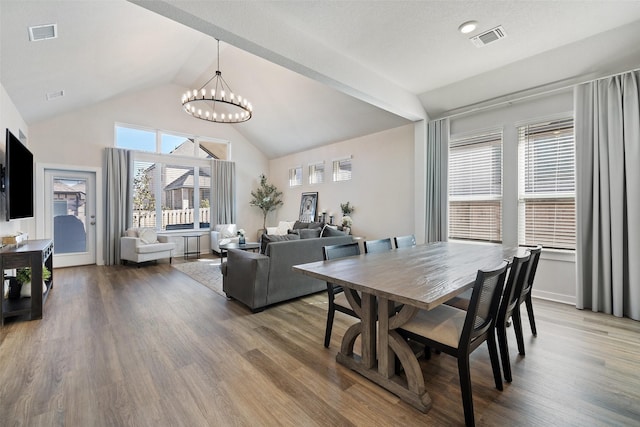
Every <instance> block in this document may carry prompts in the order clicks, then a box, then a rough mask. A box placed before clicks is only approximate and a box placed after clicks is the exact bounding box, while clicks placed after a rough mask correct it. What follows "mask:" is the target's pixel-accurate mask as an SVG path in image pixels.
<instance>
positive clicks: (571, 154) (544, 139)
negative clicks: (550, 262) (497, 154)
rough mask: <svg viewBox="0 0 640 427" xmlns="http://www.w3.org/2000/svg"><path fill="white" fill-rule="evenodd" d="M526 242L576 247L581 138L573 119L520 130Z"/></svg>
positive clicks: (522, 222)
mask: <svg viewBox="0 0 640 427" xmlns="http://www.w3.org/2000/svg"><path fill="white" fill-rule="evenodd" d="M518 133H519V135H518V139H519V144H518V154H519V179H518V187H519V211H518V214H519V220H518V224H519V226H518V240H519V244H521V245H527V246H529V245H531V246H532V245H537V244H540V245H542V246H544V247H546V248H555V249H575V247H576V208H575V188H576V186H575V153H576V152H575V140H574V131H573V119H565V120H559V121H554V122H551V123H549V122H547V123H539V124H532V125H528V126H523V127H520V128H519V129H518Z"/></svg>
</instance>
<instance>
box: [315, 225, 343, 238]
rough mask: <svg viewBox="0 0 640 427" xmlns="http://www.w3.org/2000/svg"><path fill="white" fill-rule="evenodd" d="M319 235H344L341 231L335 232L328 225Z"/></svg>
mask: <svg viewBox="0 0 640 427" xmlns="http://www.w3.org/2000/svg"><path fill="white" fill-rule="evenodd" d="M321 235H322V237H335V236H344V235H345V233H343V232H342V231H339V230H336V229H335V228H333V227H331V226H329V225H325V226H324V228H323V229H322V233H321Z"/></svg>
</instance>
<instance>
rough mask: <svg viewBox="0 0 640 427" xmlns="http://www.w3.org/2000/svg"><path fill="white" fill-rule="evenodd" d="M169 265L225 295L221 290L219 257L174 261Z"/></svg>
mask: <svg viewBox="0 0 640 427" xmlns="http://www.w3.org/2000/svg"><path fill="white" fill-rule="evenodd" d="M171 265H172V266H173V267H174V268H176V269H178V270H180V271H181V272H183V273H184V274H186V275H187V276H190V277H191V278H192V279H194V280H195V281H197V282H199V283H201V284H202V285H204V286H206V287H207V288H209V289H211V290H212V291H213V292H215V293H217V294H219V295H222V296H223V297H226V295H225V294H224V292H223V291H222V272H221V271H220V260H219V259H211V258H201V259H197V260H191V261H187V262H179V263H178V262H176V263H173V264H171Z"/></svg>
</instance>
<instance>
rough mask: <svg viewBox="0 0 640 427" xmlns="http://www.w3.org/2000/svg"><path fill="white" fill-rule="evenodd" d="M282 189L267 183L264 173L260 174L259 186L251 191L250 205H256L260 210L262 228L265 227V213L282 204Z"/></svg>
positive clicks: (264, 228)
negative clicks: (279, 189)
mask: <svg viewBox="0 0 640 427" xmlns="http://www.w3.org/2000/svg"><path fill="white" fill-rule="evenodd" d="M281 197H282V191H278V188H277V187H276V186H275V185H273V184H269V183H267V177H266V176H264V174H262V175H260V186H259V187H258V188H257V189H256V190H254V191H252V192H251V201H250V202H249V204H250V205H251V206H257V207H258V208H260V210H261V211H262V228H263V230H266V228H267V214H268V213H269V212H271V211H272V210H275V209H276V208H277V207H278V206H281V205H282V199H281Z"/></svg>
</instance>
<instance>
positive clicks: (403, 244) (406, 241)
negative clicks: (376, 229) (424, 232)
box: [393, 234, 416, 249]
mask: <svg viewBox="0 0 640 427" xmlns="http://www.w3.org/2000/svg"><path fill="white" fill-rule="evenodd" d="M393 242H394V244H395V245H396V248H398V249H400V248H410V247H412V246H415V245H416V236H414V235H413V234H410V235H408V236H400V237H394V238H393Z"/></svg>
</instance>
